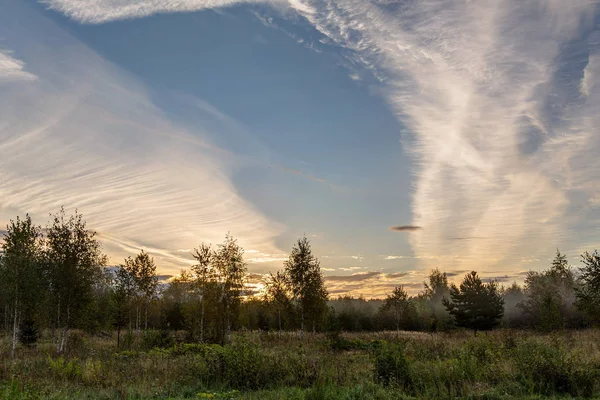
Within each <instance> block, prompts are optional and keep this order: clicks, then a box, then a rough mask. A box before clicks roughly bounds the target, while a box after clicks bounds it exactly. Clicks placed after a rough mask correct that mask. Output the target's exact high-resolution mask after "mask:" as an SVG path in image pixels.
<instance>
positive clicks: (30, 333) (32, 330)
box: [19, 318, 39, 347]
mask: <svg viewBox="0 0 600 400" xmlns="http://www.w3.org/2000/svg"><path fill="white" fill-rule="evenodd" d="M38 337H39V334H38V330H37V327H36V326H35V322H34V321H33V320H32V319H30V318H28V319H24V320H22V321H21V324H20V325H19V342H21V344H22V345H24V346H26V347H33V346H35V344H36V342H37V340H38Z"/></svg>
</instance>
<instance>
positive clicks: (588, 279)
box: [576, 250, 600, 323]
mask: <svg viewBox="0 0 600 400" xmlns="http://www.w3.org/2000/svg"><path fill="white" fill-rule="evenodd" d="M581 262H582V263H583V267H582V268H581V270H580V272H581V274H580V277H579V283H580V287H579V288H578V289H577V291H576V296H577V307H578V308H579V309H580V310H582V311H583V312H584V313H585V314H586V316H587V318H588V319H589V320H591V321H592V322H595V323H597V322H600V254H599V253H598V251H597V250H595V251H594V252H593V253H591V254H590V253H588V252H587V251H586V252H585V253H583V254H582V255H581Z"/></svg>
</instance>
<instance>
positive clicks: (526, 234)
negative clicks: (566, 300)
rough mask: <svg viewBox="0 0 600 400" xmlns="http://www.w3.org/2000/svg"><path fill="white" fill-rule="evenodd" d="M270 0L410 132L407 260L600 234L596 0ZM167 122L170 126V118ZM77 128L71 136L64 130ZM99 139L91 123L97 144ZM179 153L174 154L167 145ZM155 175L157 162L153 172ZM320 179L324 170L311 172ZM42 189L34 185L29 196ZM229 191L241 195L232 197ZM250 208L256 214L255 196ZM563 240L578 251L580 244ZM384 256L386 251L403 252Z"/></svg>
mask: <svg viewBox="0 0 600 400" xmlns="http://www.w3.org/2000/svg"><path fill="white" fill-rule="evenodd" d="M46 3H47V4H48V5H50V6H51V7H53V8H55V9H56V10H58V11H60V12H62V13H64V14H66V15H68V16H70V17H71V18H73V19H75V20H77V21H80V22H91V23H101V22H105V21H109V20H115V19H123V18H136V17H143V16H147V15H151V14H155V13H162V12H184V11H197V10H202V9H207V8H214V7H226V6H231V5H234V4H241V3H250V2H245V1H239V0H212V1H211V0H187V1H179V2H162V1H158V0H138V1H134V2H131V1H125V0H111V1H108V0H90V1H83V0H48V1H47V2H46ZM252 3H259V1H254V2H252ZM262 3H266V4H274V5H277V6H280V5H286V4H287V6H289V7H291V8H293V9H295V10H296V11H297V13H298V14H299V15H301V16H303V17H305V18H306V20H308V21H309V22H310V23H311V24H312V25H313V26H314V27H315V28H316V29H317V30H318V31H319V32H320V33H321V34H322V36H323V37H322V39H321V40H320V43H327V44H329V45H330V44H335V45H338V46H340V47H341V48H344V49H345V50H347V51H348V52H349V54H350V55H349V57H351V58H352V59H353V61H354V62H355V64H356V65H362V66H363V67H364V69H365V70H366V71H368V72H371V73H372V74H373V75H374V76H375V77H376V78H377V79H378V80H379V81H380V82H381V87H377V88H375V89H374V90H376V92H377V93H381V94H382V95H383V96H384V97H385V98H386V100H387V101H388V103H389V104H390V106H391V108H392V110H393V111H394V112H395V114H396V116H397V118H398V119H399V120H400V121H401V122H402V124H403V125H404V126H405V128H406V129H405V133H403V136H402V140H403V144H404V146H405V149H406V151H407V152H408V153H409V154H410V155H411V157H412V159H413V162H414V166H413V176H414V191H413V195H412V211H413V219H412V221H411V223H410V225H406V226H402V227H396V228H399V229H396V230H399V231H405V232H410V235H409V237H408V239H409V241H410V243H411V245H412V249H413V253H414V256H411V257H412V258H413V259H415V260H418V262H419V263H420V264H421V267H422V268H423V269H426V268H429V267H434V266H438V265H439V263H440V262H441V261H444V264H443V268H442V269H449V270H452V269H456V268H463V267H464V268H466V269H469V268H472V269H477V270H481V269H487V270H490V269H491V268H493V267H498V269H502V268H504V269H510V268H513V269H514V268H516V266H518V265H521V266H522V263H523V262H529V260H545V259H546V258H547V256H548V253H549V252H551V249H554V248H556V247H557V246H560V245H562V244H563V243H564V242H568V241H573V240H577V237H574V235H572V234H571V233H572V232H573V231H574V230H576V231H578V232H586V234H589V236H590V237H589V238H588V239H587V240H586V246H587V245H588V244H589V246H594V245H596V244H597V243H600V234H599V232H598V231H597V229H596V228H595V226H594V224H596V225H597V221H596V220H595V219H593V218H587V215H586V212H588V211H589V210H588V209H587V208H589V209H590V210H593V209H595V208H597V207H598V205H599V204H600V201H599V200H598V199H599V198H600V189H598V188H599V187H600V186H599V185H598V183H599V182H598V180H599V177H600V176H599V175H598V171H600V159H599V158H598V157H597V153H598V150H599V149H600V135H599V134H598V133H599V132H598V129H599V128H598V127H599V126H600V113H598V110H599V109H600V91H599V90H598V87H599V83H600V29H599V27H598V26H597V19H598V9H597V2H595V1H590V0H573V1H568V2H565V1H563V0H498V1H492V2H489V1H477V2H473V1H471V2H465V1H455V0H450V1H447V0H432V1H408V2H397V1H375V0H373V1H367V0H293V1H291V0H290V1H287V2H283V1H274V2H266V1H263V2H262ZM265 21H267V22H269V21H268V20H265ZM269 23H270V24H272V20H271V22H269ZM300 39H301V38H298V40H300ZM363 72H364V71H363ZM40 78H41V79H43V78H44V77H43V76H41V77H40ZM95 85H98V83H96V84H95ZM93 87H96V86H93ZM71 92H72V91H71ZM69 93H70V92H67V94H69ZM82 97H84V95H82V94H75V93H71V97H69V96H65V97H64V98H63V100H62V101H61V102H60V103H59V104H58V105H59V107H58V108H57V112H56V113H53V114H55V115H58V116H55V117H54V118H53V119H50V118H47V119H46V120H44V121H42V122H44V123H45V124H39V123H38V129H37V131H36V130H35V129H34V128H29V129H28V130H29V131H33V132H34V134H30V136H29V139H26V140H25V144H24V145H23V146H25V145H26V144H30V143H32V140H37V138H38V137H39V136H43V135H44V133H43V132H46V131H47V130H48V129H52V127H53V126H54V125H55V122H54V121H55V120H58V121H59V122H61V121H62V120H63V119H64V115H69V114H70V113H71V112H72V110H73V109H74V108H75V105H74V104H75V103H77V101H78V100H79V99H81V98H82ZM0 101H1V98H0ZM77 107H80V106H77ZM16 110H18V108H16ZM6 112H7V113H8V115H10V113H9V112H8V111H6ZM0 113H1V112H0ZM61 113H62V116H61ZM142 114H143V113H142ZM16 115H17V116H18V115H19V112H18V111H17V112H16ZM143 115H145V114H143ZM94 122H96V121H94ZM39 126H41V128H40V127H39ZM46 126H49V127H50V128H46ZM144 129H148V130H150V128H149V127H145V128H144ZM80 130H81V129H80ZM167 131H168V132H172V131H173V129H172V127H169V129H168V130H167ZM40 132H42V133H40ZM72 132H73V131H72ZM152 132H154V131H152ZM71 135H72V136H74V135H75V134H74V133H72V134H71ZM153 135H156V132H154V133H153ZM72 136H67V140H68V139H69V138H71V137H72ZM151 137H152V135H151ZM93 138H94V134H93V133H92V134H91V136H90V140H93ZM46 140H50V139H46ZM169 146H172V145H171V144H168V145H167V148H168V147H169ZM197 146H198V147H200V148H201V147H203V146H208V144H207V143H203V144H200V143H198V144H197ZM20 149H22V147H17V148H16V150H17V151H18V150H20ZM12 151H14V149H13V150H11V152H12ZM177 153H178V151H173V155H174V154H177ZM54 155H55V156H61V157H62V156H65V154H54ZM31 156H32V157H36V156H40V154H31ZM42 159H43V157H42ZM103 160H104V159H103V158H101V159H100V160H98V161H96V162H99V163H100V164H99V166H101V167H102V169H99V170H98V171H88V172H87V174H88V175H89V174H93V175H98V174H100V175H101V174H102V173H103V171H104V168H106V167H109V166H112V165H113V164H106V163H103ZM1 162H5V161H3V160H2V161H0V163H1ZM203 162H205V161H203ZM48 163H50V162H49V161H48ZM123 163H124V161H120V162H119V163H117V164H116V165H117V166H118V165H122V164H123ZM206 163H207V165H209V166H213V165H215V164H214V163H216V164H217V165H218V167H216V169H217V170H219V171H222V170H223V169H225V170H226V166H222V165H219V162H218V161H214V160H212V161H206ZM46 167H48V165H47V166H46ZM76 167H78V165H76ZM204 167H205V166H203V168H204ZM88 169H89V167H88ZM72 170H73V169H69V171H72ZM191 170H192V168H191V167H190V172H191ZM289 172H291V171H289ZM65 173H66V172H65ZM132 173H137V174H138V175H139V176H140V178H136V179H135V182H144V179H143V178H144V177H145V175H144V174H145V173H148V171H147V169H144V170H142V171H139V170H137V171H136V169H135V168H133V169H132ZM292 173H293V172H292ZM155 174H156V172H155V171H154V172H152V173H150V175H151V176H154V175H155ZM33 176H34V177H35V176H36V175H35V174H34V175H33ZM44 178H45V177H44ZM313 178H314V179H315V180H316V181H319V180H321V179H322V178H320V177H312V176H311V177H309V179H313ZM32 179H35V178H32ZM38 179H42V178H38ZM210 179H215V178H212V176H211V178H208V177H205V180H206V182H210ZM216 181H217V184H216V187H217V193H231V192H234V190H233V189H232V188H231V186H228V176H227V173H224V174H223V176H222V177H221V178H217V179H216ZM128 182H133V180H131V181H128ZM153 182H154V181H153ZM323 183H325V184H327V182H323ZM211 184H212V182H211ZM144 185H145V186H147V187H150V188H151V190H150V192H158V191H159V190H157V188H156V187H155V186H153V185H155V183H150V182H147V183H145V184H144ZM1 187H2V186H0V188H1ZM31 187H35V185H34V184H33V183H29V186H25V193H28V191H31V190H32V189H31ZM139 190H142V188H140V189H139ZM161 191H164V190H163V188H161ZM167 193H168V191H167ZM11 195H12V196H17V195H16V194H11ZM36 195H39V193H36V192H34V193H29V195H28V196H30V197H35V196H36ZM163 196H164V194H163ZM574 197H580V198H583V199H584V201H583V202H582V204H584V205H585V207H587V208H583V207H574V206H573V204H574V203H573V198H574ZM9 198H10V197H9ZM232 198H234V199H237V200H240V201H242V200H241V199H239V198H236V197H235V196H234V195H232ZM179 201H180V200H172V202H173V203H178V202H179ZM232 201H235V200H232ZM53 206H56V205H55V204H53ZM186 206H188V207H191V205H190V204H186ZM242 209H244V210H248V207H247V205H246V206H244V207H242ZM211 215H217V214H211ZM218 215H220V214H218ZM179 218H181V219H183V216H179ZM246 219H248V220H251V221H253V224H257V225H261V224H263V225H269V223H268V221H265V220H264V219H263V218H262V217H260V215H259V214H257V213H256V212H255V211H252V212H249V213H248V214H247V215H246ZM127 222H128V223H130V222H131V221H127ZM115 223H117V222H115ZM250 225H252V224H250ZM269 226H270V227H271V228H270V229H268V230H267V232H269V233H274V232H277V228H276V227H273V226H271V225H269ZM417 227H425V229H417ZM266 236H267V237H271V236H270V235H269V234H266ZM266 242H268V240H266ZM568 246H569V247H570V248H574V249H577V250H581V249H583V247H577V246H575V245H573V244H569V245H568ZM585 249H587V250H590V249H591V247H586V248H585ZM262 251H264V252H265V254H278V253H277V251H276V250H265V249H263V248H262V247H261V252H262ZM386 257H387V258H386V260H396V259H401V258H404V256H395V255H389V256H386ZM256 258H260V257H256ZM323 258H325V257H323ZM523 260H527V261H523ZM533 262H535V261H531V263H532V264H533ZM500 267H502V268H500ZM500 276H503V275H500ZM380 278H381V276H378V277H377V279H380ZM411 284H414V285H417V283H411ZM353 290H354V289H353Z"/></svg>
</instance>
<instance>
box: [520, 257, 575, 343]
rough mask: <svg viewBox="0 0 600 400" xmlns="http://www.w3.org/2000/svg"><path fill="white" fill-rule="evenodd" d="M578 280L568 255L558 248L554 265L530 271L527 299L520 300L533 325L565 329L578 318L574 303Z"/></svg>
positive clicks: (526, 281)
mask: <svg viewBox="0 0 600 400" xmlns="http://www.w3.org/2000/svg"><path fill="white" fill-rule="evenodd" d="M574 286H575V281H574V277H573V273H572V271H571V269H570V267H569V265H568V263H567V259H566V256H565V255H563V254H561V253H560V252H559V251H558V250H557V252H556V257H555V258H554V260H553V262H552V266H551V268H550V269H548V270H546V271H542V272H534V271H530V272H529V273H528V274H527V276H526V278H525V294H526V299H525V301H523V302H522V303H521V304H520V307H521V308H522V310H523V311H524V312H525V313H526V314H527V315H528V316H529V319H530V326H531V327H533V328H535V329H538V330H541V331H545V332H549V331H553V330H557V329H563V328H565V327H566V326H568V325H569V322H570V321H569V319H574V318H576V316H575V309H574V305H573V297H574V296H573V294H574Z"/></svg>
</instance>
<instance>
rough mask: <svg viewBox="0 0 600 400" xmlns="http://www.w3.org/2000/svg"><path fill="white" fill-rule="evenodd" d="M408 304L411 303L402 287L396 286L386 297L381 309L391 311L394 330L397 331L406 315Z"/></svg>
mask: <svg viewBox="0 0 600 400" xmlns="http://www.w3.org/2000/svg"><path fill="white" fill-rule="evenodd" d="M410 306H411V303H410V300H409V299H408V294H407V293H406V291H405V290H404V287H402V286H398V287H396V288H394V290H393V291H392V293H391V294H390V295H388V296H387V297H386V299H385V301H384V303H383V305H382V306H381V310H382V311H384V312H390V313H392V315H393V317H394V322H395V325H396V330H397V331H399V330H400V325H401V323H402V321H403V320H404V319H407V317H408V312H409V310H410Z"/></svg>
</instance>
